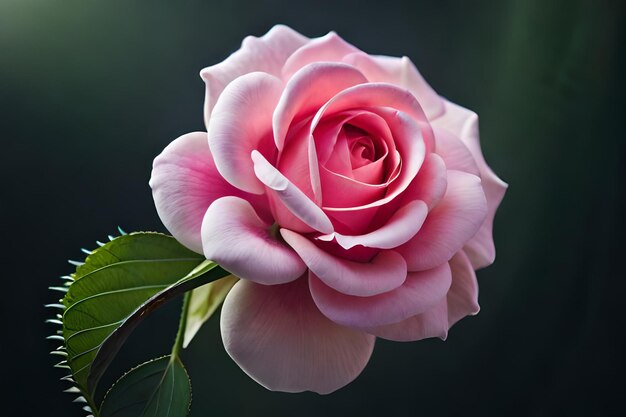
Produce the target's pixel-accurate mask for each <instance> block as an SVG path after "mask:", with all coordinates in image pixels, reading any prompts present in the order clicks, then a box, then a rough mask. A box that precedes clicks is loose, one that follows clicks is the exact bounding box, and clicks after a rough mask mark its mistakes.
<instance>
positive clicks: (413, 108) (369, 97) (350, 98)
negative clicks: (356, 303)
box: [311, 83, 435, 152]
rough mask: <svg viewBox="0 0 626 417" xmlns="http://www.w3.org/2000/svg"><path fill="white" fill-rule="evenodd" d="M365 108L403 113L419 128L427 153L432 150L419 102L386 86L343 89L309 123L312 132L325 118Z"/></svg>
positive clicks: (432, 145) (426, 124)
mask: <svg viewBox="0 0 626 417" xmlns="http://www.w3.org/2000/svg"><path fill="white" fill-rule="evenodd" d="M367 107H390V108H392V109H394V110H395V112H394V113H397V112H402V113H405V114H406V115H408V116H409V117H410V118H411V119H412V120H413V121H414V122H415V123H417V124H418V125H419V127H420V131H421V132H422V136H423V140H424V143H425V145H426V151H427V152H432V151H433V150H434V148H435V142H434V136H433V132H432V128H431V126H430V123H429V121H428V118H427V117H426V115H425V114H424V111H423V110H422V107H421V106H420V104H419V102H418V101H417V100H416V99H415V97H414V96H413V95H412V94H411V93H410V92H409V91H407V90H404V89H402V88H399V87H397V86H395V85H392V84H387V83H367V84H359V85H356V86H354V87H350V88H347V89H345V90H344V91H342V92H341V93H339V94H337V95H336V96H335V97H333V98H332V99H331V100H329V101H328V102H327V103H326V104H325V105H324V106H323V107H321V108H320V109H319V111H318V112H317V113H316V114H315V117H314V119H313V122H312V123H311V129H315V128H316V126H317V124H318V123H319V121H320V120H321V119H322V118H323V117H324V116H325V115H326V114H333V113H336V112H338V111H343V110H352V109H363V108H367ZM376 113H379V112H376Z"/></svg>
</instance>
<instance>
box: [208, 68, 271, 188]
mask: <svg viewBox="0 0 626 417" xmlns="http://www.w3.org/2000/svg"><path fill="white" fill-rule="evenodd" d="M281 92H282V83H281V81H280V80H279V79H278V78H276V77H273V76H271V75H268V74H265V73H261V72H254V73H250V74H246V75H242V76H241V77H239V78H237V79H236V80H234V81H233V82H231V83H230V84H229V85H228V86H227V87H226V88H225V89H224V91H223V93H222V95H221V96H220V99H219V100H218V102H217V103H216V105H215V108H214V109H213V114H212V116H211V125H210V126H209V131H208V134H209V146H210V147H211V152H213V157H214V159H215V165H216V166H217V169H218V171H219V172H220V174H221V175H222V176H223V177H224V178H225V179H226V181H228V182H230V183H231V184H233V185H234V186H235V187H237V188H240V189H242V190H244V191H247V192H250V193H254V194H262V193H263V192H264V187H263V184H261V182H259V180H258V179H257V178H256V176H255V175H254V167H253V163H252V160H251V159H250V152H252V151H253V150H260V151H261V152H265V153H266V154H269V153H271V152H272V151H273V149H272V148H274V145H273V141H272V138H271V135H272V130H271V120H272V112H273V111H274V107H276V103H278V99H279V98H280V94H281Z"/></svg>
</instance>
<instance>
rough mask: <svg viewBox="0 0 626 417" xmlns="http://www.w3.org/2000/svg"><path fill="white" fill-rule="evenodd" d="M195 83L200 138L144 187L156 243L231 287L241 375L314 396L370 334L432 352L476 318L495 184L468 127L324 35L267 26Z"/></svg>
mask: <svg viewBox="0 0 626 417" xmlns="http://www.w3.org/2000/svg"><path fill="white" fill-rule="evenodd" d="M201 76H202V78H203V79H204V81H205V83H206V105H205V109H204V114H205V122H206V125H207V130H208V134H207V133H206V132H195V133H189V134H186V135H184V136H181V137H180V138H178V139H176V140H175V141H174V142H172V143H171V144H170V145H169V146H168V147H166V148H165V150H164V151H163V153H162V154H161V155H159V156H158V157H157V158H156V159H155V161H154V169H153V171H152V179H151V180H150V185H151V187H152V190H153V195H154V200H155V204H156V207H157V210H158V213H159V216H160V217H161V219H162V221H163V223H164V224H165V226H166V227H167V229H168V230H169V231H170V232H171V233H172V234H173V235H174V236H175V237H176V238H177V239H178V240H179V241H180V242H181V243H183V244H184V245H186V246H187V247H189V248H191V249H193V250H194V251H197V252H199V253H203V254H204V255H205V256H206V257H207V259H212V260H214V261H216V262H218V263H219V264H220V265H221V266H222V267H224V268H225V269H227V270H228V271H230V272H232V273H233V274H235V275H237V276H238V277H240V278H241V280H240V281H239V282H238V283H237V284H236V285H235V286H234V287H233V289H232V290H231V292H230V293H229V294H228V296H227V297H226V300H225V301H224V306H223V309H222V316H221V332H222V337H223V340H224V345H225V347H226V350H227V351H228V353H229V355H230V356H231V357H232V358H233V359H234V360H235V361H236V362H237V364H238V365H239V366H240V367H241V368H242V369H243V370H244V371H245V372H246V373H247V374H248V375H250V376H251V377H252V378H253V379H255V380H256V381H258V382H259V383H260V384H262V385H263V386H265V387H267V388H269V389H271V390H279V391H289V392H299V391H304V390H311V391H315V392H318V393H329V392H332V391H334V390H336V389H338V388H340V387H342V386H344V385H346V384H347V383H349V382H350V381H352V380H353V379H354V378H356V376H357V375H358V374H359V373H360V372H361V371H362V370H363V368H364V367H365V365H366V363H367V362H368V360H369V358H370V356H371V353H372V349H373V346H374V341H375V338H376V337H382V338H385V339H390V340H399V341H409V340H419V339H423V338H427V337H439V338H442V339H444V338H445V337H446V335H447V332H448V329H449V328H450V326H451V325H453V324H454V323H456V322H457V321H458V320H459V319H461V318H463V317H464V316H466V315H471V314H476V313H477V312H478V309H479V307H478V302H477V296H478V287H477V283H476V275H475V273H474V270H475V269H477V268H481V267H484V266H486V265H489V264H491V263H492V262H493V260H494V257H495V250H494V245H493V240H492V224H493V218H494V214H495V211H496V209H497V207H498V205H499V203H500V201H501V199H502V197H503V195H504V192H505V189H506V184H505V183H504V182H502V181H501V180H500V179H499V178H498V177H497V176H496V175H495V174H494V173H493V172H492V171H491V170H490V169H489V167H488V166H487V164H486V163H485V161H484V159H483V156H482V154H481V150H480V144H479V139H478V117H477V116H476V114H475V113H473V112H471V111H469V110H467V109H464V108H462V107H459V106H457V105H455V104H452V103H450V102H448V101H446V100H445V99H443V98H441V97H439V96H438V95H437V93H435V92H434V91H433V90H432V89H431V88H430V86H429V85H428V84H427V83H426V82H425V81H424V79H423V78H422V77H421V75H420V73H419V72H418V71H417V69H416V68H415V66H414V65H413V64H412V63H411V61H410V60H409V59H408V58H406V57H403V58H392V57H386V56H372V55H368V54H366V53H364V52H362V51H360V50H358V49H357V48H355V47H354V46H352V45H350V44H348V43H346V42H345V41H344V40H342V39H341V38H340V37H339V36H337V35H336V34H335V33H333V32H331V33H329V34H328V35H326V36H323V37H321V38H315V39H308V38H306V37H304V36H302V35H300V34H299V33H297V32H295V31H293V30H292V29H290V28H288V27H286V26H276V27H274V28H272V30H270V31H269V32H268V33H267V34H265V35H264V36H262V37H261V38H256V37H248V38H246V39H245V40H244V41H243V44H242V46H241V49H239V50H238V51H237V52H235V53H233V54H232V55H231V56H230V57H228V58H227V59H226V60H225V61H224V62H221V63H219V64H217V65H213V66H211V67H208V68H205V69H204V70H202V72H201Z"/></svg>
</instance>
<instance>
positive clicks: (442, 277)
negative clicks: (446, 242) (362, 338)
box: [309, 262, 451, 329]
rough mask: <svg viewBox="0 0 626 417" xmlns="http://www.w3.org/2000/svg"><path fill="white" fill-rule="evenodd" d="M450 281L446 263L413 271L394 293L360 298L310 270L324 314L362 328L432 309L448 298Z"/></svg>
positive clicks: (313, 288)
mask: <svg viewBox="0 0 626 417" xmlns="http://www.w3.org/2000/svg"><path fill="white" fill-rule="evenodd" d="M381 279H386V277H385V276H384V275H383V276H381ZM450 282H451V275H450V267H449V265H448V263H447V262H444V263H443V264H441V265H439V266H438V267H436V268H433V269H429V270H427V271H419V272H409V273H408V275H407V277H406V280H405V281H404V284H402V285H401V286H400V287H398V288H396V289H394V290H392V291H389V292H385V293H382V294H378V295H374V296H371V297H357V296H353V295H347V294H342V293H340V292H338V291H335V290H334V289H332V288H331V287H329V286H327V285H326V284H324V282H323V281H322V280H321V279H320V278H318V277H317V276H315V274H314V273H313V272H312V271H311V270H309V287H310V288H311V295H312V296H313V300H314V301H315V304H317V306H318V307H319V309H320V311H321V312H322V313H323V314H324V315H325V316H326V317H328V318H329V319H331V320H332V321H334V322H336V323H339V324H342V325H344V326H348V327H353V328H360V329H371V328H372V327H377V326H383V325H386V324H391V323H398V322H400V321H402V320H405V319H407V318H409V317H412V316H415V315H417V314H420V313H424V312H426V311H428V310H430V309H431V308H433V307H434V306H435V305H437V303H438V302H439V301H440V300H441V299H442V297H444V296H445V295H446V293H447V292H448V289H449V288H450Z"/></svg>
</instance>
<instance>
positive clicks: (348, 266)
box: [280, 229, 406, 297]
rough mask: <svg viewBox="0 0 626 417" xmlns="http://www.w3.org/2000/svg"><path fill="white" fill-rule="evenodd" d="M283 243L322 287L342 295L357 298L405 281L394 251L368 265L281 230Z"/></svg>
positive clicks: (399, 259) (375, 258)
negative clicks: (307, 268)
mask: <svg viewBox="0 0 626 417" xmlns="http://www.w3.org/2000/svg"><path fill="white" fill-rule="evenodd" d="M280 233H281V235H282V236H283V238H284V239H285V241H286V242H287V243H288V244H289V245H290V246H291V247H292V248H293V249H294V250H295V251H296V252H297V253H298V255H300V257H301V258H302V260H303V261H304V263H305V264H306V265H307V266H308V267H309V269H310V270H311V271H313V272H314V273H315V275H316V276H317V277H318V278H319V279H321V280H322V281H324V283H325V284H326V285H329V286H330V287H332V288H334V289H335V290H337V291H340V292H342V293H344V294H349V295H355V296H360V297H365V296H371V295H375V294H380V293H383V292H387V291H390V290H393V289H394V288H398V287H399V286H400V285H402V283H403V282H404V280H405V278H406V263H405V262H404V259H403V258H402V256H400V255H398V254H397V253H396V252H394V251H381V252H380V253H379V254H378V255H377V256H375V257H374V259H372V260H371V261H370V262H367V263H366V262H353V261H349V260H347V259H341V258H337V257H335V256H333V255H331V254H329V253H327V252H325V251H323V250H321V249H320V248H318V247H317V246H315V244H314V243H313V242H311V241H310V240H309V239H307V238H305V237H303V236H302V235H300V234H298V233H295V232H292V231H291V230H287V229H281V230H280Z"/></svg>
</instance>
